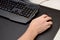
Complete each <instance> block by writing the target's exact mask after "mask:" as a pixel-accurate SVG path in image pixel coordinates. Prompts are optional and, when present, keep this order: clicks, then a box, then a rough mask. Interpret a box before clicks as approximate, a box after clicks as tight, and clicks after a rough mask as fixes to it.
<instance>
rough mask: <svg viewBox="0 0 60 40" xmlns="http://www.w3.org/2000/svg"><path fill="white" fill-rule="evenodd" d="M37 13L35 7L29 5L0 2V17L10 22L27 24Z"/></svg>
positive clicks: (0, 0) (6, 0)
mask: <svg viewBox="0 0 60 40" xmlns="http://www.w3.org/2000/svg"><path fill="white" fill-rule="evenodd" d="M37 12H38V7H37V6H36V5H32V4H31V5H30V4H28V3H25V2H23V1H19V2H16V1H11V0H0V16H4V17H6V18H8V19H10V20H13V21H17V22H21V23H27V22H29V21H30V20H31V19H32V18H33V17H34V16H35V15H36V14H37Z"/></svg>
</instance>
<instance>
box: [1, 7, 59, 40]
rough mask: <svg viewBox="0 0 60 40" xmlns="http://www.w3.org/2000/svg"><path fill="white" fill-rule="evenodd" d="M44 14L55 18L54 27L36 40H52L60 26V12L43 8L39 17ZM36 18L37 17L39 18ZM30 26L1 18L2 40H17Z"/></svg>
mask: <svg viewBox="0 0 60 40" xmlns="http://www.w3.org/2000/svg"><path fill="white" fill-rule="evenodd" d="M43 13H47V14H48V15H50V16H51V17H52V18H53V22H54V24H53V26H52V28H50V29H49V30H47V31H46V32H44V33H43V34H41V35H38V36H37V38H36V40H52V39H53V38H54V36H55V34H56V32H57V30H58V28H59V26H60V11H57V10H53V9H49V8H45V7H42V6H41V8H40V12H39V13H38V14H37V16H40V15H41V14H43ZM37 16H36V17H37ZM28 25H29V23H28V24H26V25H25V24H21V23H16V22H13V21H10V20H7V19H5V18H3V17H0V40H17V38H18V37H19V36H21V35H22V34H23V33H24V32H25V30H26V29H27V28H28Z"/></svg>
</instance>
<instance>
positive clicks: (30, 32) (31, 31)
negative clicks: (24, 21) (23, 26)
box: [18, 14, 53, 40]
mask: <svg viewBox="0 0 60 40" xmlns="http://www.w3.org/2000/svg"><path fill="white" fill-rule="evenodd" d="M48 20H52V18H51V17H50V16H48V15H46V14H43V15H41V16H40V17H38V18H36V19H33V20H32V21H31V23H30V25H29V27H28V29H27V30H26V32H25V33H24V34H23V35H22V36H21V37H19V38H18V40H34V39H35V37H36V36H37V35H38V34H41V33H42V32H44V31H46V30H47V29H48V28H50V27H51V25H52V24H53V22H52V21H48Z"/></svg>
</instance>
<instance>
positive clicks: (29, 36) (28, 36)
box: [18, 29, 37, 40]
mask: <svg viewBox="0 0 60 40" xmlns="http://www.w3.org/2000/svg"><path fill="white" fill-rule="evenodd" d="M36 36H37V33H36V31H34V30H32V29H27V31H26V32H25V33H24V34H23V35H22V36H21V37H20V38H19V39H18V40H34V38H35V37H36Z"/></svg>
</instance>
